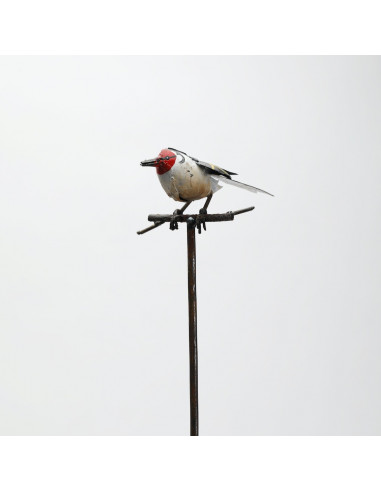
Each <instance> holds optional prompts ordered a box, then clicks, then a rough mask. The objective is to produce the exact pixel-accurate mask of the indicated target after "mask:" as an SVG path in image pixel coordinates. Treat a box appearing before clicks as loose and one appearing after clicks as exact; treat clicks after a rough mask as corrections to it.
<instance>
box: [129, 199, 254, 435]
mask: <svg viewBox="0 0 381 492" xmlns="http://www.w3.org/2000/svg"><path fill="white" fill-rule="evenodd" d="M209 201H210V200H209ZM188 205H189V203H188V204H186V205H185V206H184V207H183V208H182V209H181V210H180V213H177V211H176V212H175V213H174V214H166V215H160V214H151V215H149V216H148V220H149V221H150V222H154V224H153V225H152V226H149V227H146V228H145V229H142V230H141V231H138V234H145V233H146V232H148V231H151V230H152V229H156V228H157V227H159V226H161V225H163V224H164V223H165V222H169V223H170V224H171V225H170V229H171V230H176V229H177V228H178V225H177V223H178V222H181V223H183V222H186V223H187V243H188V304H189V382H190V435H191V436H198V361H197V296H196V236H195V229H196V227H197V228H198V230H199V232H201V225H204V227H205V222H225V221H232V220H234V217H235V216H236V215H240V214H244V213H246V212H251V211H252V210H254V207H248V208H243V209H242V210H236V211H235V212H226V213H224V214H208V213H207V214H192V215H185V214H183V213H182V212H183V211H184V210H185V208H186V207H187V206H188ZM205 205H207V203H206V204H205Z"/></svg>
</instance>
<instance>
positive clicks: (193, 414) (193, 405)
mask: <svg viewBox="0 0 381 492" xmlns="http://www.w3.org/2000/svg"><path fill="white" fill-rule="evenodd" d="M195 229H196V221H195V220H194V218H193V217H189V219H188V220H187V244H188V305H189V381H190V435H191V436H198V361H197V295H196V236H195Z"/></svg>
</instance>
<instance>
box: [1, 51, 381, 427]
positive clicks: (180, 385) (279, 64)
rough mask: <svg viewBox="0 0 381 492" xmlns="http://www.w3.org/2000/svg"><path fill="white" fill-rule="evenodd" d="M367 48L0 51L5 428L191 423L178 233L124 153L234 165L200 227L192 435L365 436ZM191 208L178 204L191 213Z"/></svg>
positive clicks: (377, 154)
mask: <svg viewBox="0 0 381 492" xmlns="http://www.w3.org/2000/svg"><path fill="white" fill-rule="evenodd" d="M380 87H381V61H380V58H379V57H341V58H340V57H285V58H280V57H178V58H176V57H174V58H171V57H2V58H0V173H1V176H0V210H1V221H0V227H1V238H2V240H1V244H0V252H1V255H0V261H1V272H2V274H1V281H0V287H1V299H2V302H1V307H0V316H1V330H0V398H1V399H0V434H65V435H72V434H97V435H99V434H123V435H125V434H127V435H186V434H188V432H189V395H188V392H189V390H188V326H187V279H186V275H187V271H186V232H185V228H184V227H180V230H179V231H176V232H170V231H169V230H168V229H167V227H166V226H163V227H161V228H159V229H157V230H155V231H153V232H151V233H149V234H147V235H145V236H137V235H136V231H137V230H138V229H141V228H142V227H144V226H145V225H148V223H147V222H146V217H147V215H148V214H149V213H152V212H158V213H165V212H172V211H173V210H174V209H175V208H177V204H176V203H175V202H174V201H172V200H171V199H169V198H168V197H167V196H166V195H165V193H164V191H163V190H162V189H161V186H160V184H159V181H158V179H157V177H156V175H155V172H154V170H152V169H147V168H141V167H140V166H139V162H140V161H141V160H143V159H146V158H150V157H154V156H155V155H157V154H158V152H159V151H160V150H161V149H162V148H165V147H167V146H173V147H176V148H179V149H181V150H184V151H185V152H188V153H189V154H190V155H194V156H196V157H198V158H200V159H202V160H205V161H209V162H213V163H215V164H217V165H220V166H221V167H225V168H227V169H229V170H232V171H236V172H237V173H239V176H238V179H239V180H241V181H243V182H246V183H249V184H252V185H254V186H258V187H260V188H263V189H265V190H268V191H270V192H272V193H274V194H275V198H271V197H267V196H260V195H253V194H250V193H247V192H245V191H243V190H238V189H234V188H231V187H227V186H225V187H224V188H223V189H222V190H221V191H219V192H218V194H217V195H216V196H215V198H214V199H213V201H212V204H211V207H210V211H211V212H223V211H227V210H232V209H237V208H241V207H245V206H248V205H255V206H256V209H255V211H254V212H252V213H251V214H246V215H244V216H240V217H238V218H237V219H236V220H235V221H234V222H232V223H225V224H210V225H209V227H208V231H207V233H206V234H203V235H201V236H198V237H197V254H198V257H197V260H198V264H197V267H198V270H197V276H198V285H197V288H198V309H199V318H198V325H199V326H198V336H199V399H200V401H199V404H200V434H201V435H221V434H222V435H256V434H314V435H315V434H318V435H321V434H324V435H326V434H380V433H381V421H380V414H381V394H380V387H381V358H380V355H379V354H380V344H381V335H380V329H381V306H380V298H381V261H380V251H381V227H380V213H381V198H380V179H381V143H380V142H381V140H380V135H381V93H380ZM198 208H200V207H199V204H194V205H193V206H191V210H198Z"/></svg>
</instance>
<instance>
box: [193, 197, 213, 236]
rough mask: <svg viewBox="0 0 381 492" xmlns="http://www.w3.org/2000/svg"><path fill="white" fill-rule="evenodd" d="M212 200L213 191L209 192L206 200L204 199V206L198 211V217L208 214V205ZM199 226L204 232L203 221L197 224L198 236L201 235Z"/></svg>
mask: <svg viewBox="0 0 381 492" xmlns="http://www.w3.org/2000/svg"><path fill="white" fill-rule="evenodd" d="M212 198H213V191H211V192H210V193H209V195H208V198H207V199H206V202H205V203H204V206H203V207H202V208H200V211H199V214H200V215H206V214H207V213H208V207H209V203H210V201H211V199H212ZM201 224H202V227H203V228H204V231H206V224H205V220H202V219H200V220H199V221H198V223H197V229H198V233H199V234H201Z"/></svg>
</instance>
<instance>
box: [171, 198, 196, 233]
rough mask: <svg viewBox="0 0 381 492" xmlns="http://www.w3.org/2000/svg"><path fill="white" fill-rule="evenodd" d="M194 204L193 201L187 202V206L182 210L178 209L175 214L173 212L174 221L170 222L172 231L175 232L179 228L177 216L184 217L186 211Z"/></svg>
mask: <svg viewBox="0 0 381 492" xmlns="http://www.w3.org/2000/svg"><path fill="white" fill-rule="evenodd" d="M191 203H192V201H190V202H186V203H185V205H183V206H182V207H181V208H180V209H176V210H175V211H174V212H173V219H172V220H171V221H170V223H169V228H170V229H171V231H175V230H176V229H178V228H179V224H178V222H177V220H176V216H177V215H182V214H183V212H184V210H185V209H186V208H187V207H189V205H190V204H191Z"/></svg>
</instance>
